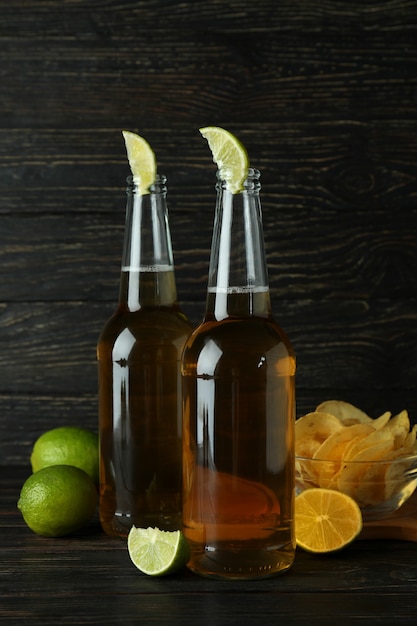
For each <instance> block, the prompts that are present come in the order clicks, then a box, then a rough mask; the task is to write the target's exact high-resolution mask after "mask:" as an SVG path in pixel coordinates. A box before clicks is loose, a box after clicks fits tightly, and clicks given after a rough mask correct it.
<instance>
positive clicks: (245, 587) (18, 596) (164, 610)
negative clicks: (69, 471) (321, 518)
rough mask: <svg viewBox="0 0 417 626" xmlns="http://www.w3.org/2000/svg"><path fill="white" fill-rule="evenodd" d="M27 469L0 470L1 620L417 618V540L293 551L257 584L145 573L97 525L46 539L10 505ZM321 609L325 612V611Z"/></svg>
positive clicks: (329, 625) (327, 621)
mask: <svg viewBox="0 0 417 626" xmlns="http://www.w3.org/2000/svg"><path fill="white" fill-rule="evenodd" d="M27 475H28V473H27V470H26V469H24V468H4V467H0V512H1V515H0V551H1V556H2V567H1V572H0V596H1V602H0V618H1V620H2V623H4V624H57V623H59V624H119V623H125V624H137V623H138V616H140V617H139V621H140V622H141V623H145V624H153V623H155V624H173V625H175V626H176V625H178V624H187V625H188V624H190V625H191V624H195V623H196V616H198V620H199V622H201V623H202V624H213V623H216V624H221V625H222V626H223V625H226V624H227V625H229V624H230V625H231V624H243V625H245V626H246V625H249V624H258V623H266V622H279V621H280V620H282V619H285V623H286V624H294V625H298V624H307V623H311V620H312V616H313V620H314V616H320V623H321V624H324V625H325V626H334V624H335V622H337V623H339V624H341V625H342V626H344V625H345V624H346V625H350V624H352V623H358V624H360V623H363V624H365V623H371V624H372V623H374V624H383V625H387V626H388V624H392V623H396V624H399V625H401V626H404V625H406V624H407V625H408V624H410V625H411V624H415V603H416V599H415V587H416V580H417V558H416V557H417V544H415V543H410V542H406V541H388V542H387V541H384V542H382V541H357V542H355V543H353V544H352V545H350V546H349V547H347V548H346V549H345V550H344V551H343V552H340V553H338V554H335V555H333V556H329V555H324V556H320V555H312V554H307V553H304V552H302V551H301V550H298V551H297V553H296V559H295V563H294V565H293V568H292V570H291V571H290V572H289V573H287V574H285V575H283V576H278V577H275V578H270V579H266V580H262V581H245V582H244V583H242V582H239V581H227V582H221V581H215V580H208V579H204V578H202V577H199V576H196V575H194V574H192V573H191V572H189V571H187V570H184V571H182V572H180V573H179V574H176V575H175V576H171V577H166V578H153V577H150V576H144V575H142V574H140V573H139V571H138V570H136V569H135V568H134V566H133V565H132V563H131V561H130V558H129V555H128V552H127V549H126V542H125V541H123V540H120V539H114V538H111V537H108V536H106V535H104V533H103V532H102V531H101V530H100V527H99V524H98V521H97V520H96V519H94V520H93V521H92V523H91V524H90V525H89V526H87V527H86V528H84V529H83V530H82V531H80V532H79V533H78V534H76V535H74V536H72V537H64V538H58V539H51V538H44V537H40V536H38V535H35V534H34V533H32V532H31V531H30V530H29V529H28V528H27V527H26V525H25V523H24V521H23V519H22V517H21V516H20V513H19V511H18V510H17V508H16V502H17V499H18V497H19V492H20V488H21V485H22V484H23V482H24V480H25V478H26V477H27ZM323 607H325V609H324V608H323Z"/></svg>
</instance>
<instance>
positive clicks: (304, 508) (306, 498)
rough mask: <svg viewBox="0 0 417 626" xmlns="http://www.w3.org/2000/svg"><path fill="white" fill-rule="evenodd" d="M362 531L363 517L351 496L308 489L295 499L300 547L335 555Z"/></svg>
mask: <svg viewBox="0 0 417 626" xmlns="http://www.w3.org/2000/svg"><path fill="white" fill-rule="evenodd" d="M361 530H362V513H361V510H360V508H359V506H358V504H357V503H356V502H355V500H353V498H351V497H350V496H348V495H346V494H345V493H342V492H340V491H334V490H332V489H321V488H313V489H306V491H303V492H301V493H299V494H298V495H297V497H296V498H295V537H296V541H297V546H299V547H300V548H303V549H304V550H306V551H307V552H316V553H325V552H334V551H336V550H340V549H341V548H344V547H345V546H347V545H348V544H349V543H351V542H352V541H353V540H354V539H355V538H356V537H357V536H358V535H359V533H360V532H361Z"/></svg>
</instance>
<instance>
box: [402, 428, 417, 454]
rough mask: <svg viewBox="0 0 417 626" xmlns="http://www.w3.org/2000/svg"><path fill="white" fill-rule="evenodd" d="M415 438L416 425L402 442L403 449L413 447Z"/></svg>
mask: <svg viewBox="0 0 417 626" xmlns="http://www.w3.org/2000/svg"><path fill="white" fill-rule="evenodd" d="M416 437H417V424H414V426H413V428H412V429H411V430H410V432H409V433H408V435H407V437H406V438H405V441H404V448H406V449H407V450H410V449H412V448H413V447H414V446H415V443H416Z"/></svg>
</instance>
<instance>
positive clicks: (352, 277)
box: [0, 190, 417, 302]
mask: <svg viewBox="0 0 417 626" xmlns="http://www.w3.org/2000/svg"><path fill="white" fill-rule="evenodd" d="M196 193H197V190H196ZM267 194H268V192H267V193H266V194H265V196H266V197H265V203H264V204H263V208H264V233H265V242H266V253H267V260H268V266H269V277H270V285H271V288H272V290H273V292H274V294H275V295H276V296H277V297H284V298H286V299H287V298H291V299H296V298H300V297H303V296H304V295H305V294H306V293H308V295H309V297H310V298H314V299H317V298H323V297H325V298H329V299H332V300H333V299H340V298H358V299H370V298H376V297H383V298H398V297H402V298H405V299H408V298H409V297H412V294H413V293H415V276H416V274H417V237H416V236H415V232H416V231H417V209H409V210H407V209H405V210H403V211H401V210H397V211H396V212H390V211H386V210H372V211H369V210H367V209H363V210H361V209H357V210H356V212H355V214H351V213H350V212H349V211H341V212H338V211H333V212H330V211H328V210H323V209H321V208H318V207H315V208H312V209H311V210H310V209H308V208H305V209H303V208H301V207H300V208H297V209H294V208H290V207H287V209H285V208H284V207H282V206H280V207H278V208H277V207H276V206H273V199H272V197H271V196H268V195H267ZM176 200H177V203H178V205H179V200H180V199H179V198H177V199H176ZM211 201H213V202H214V194H213V197H212V198H211ZM188 203H189V204H188ZM337 217H338V218H339V219H337ZM212 220H213V210H212V209H211V210H210V209H207V210H206V211H204V212H203V213H202V214H201V215H199V217H198V219H196V215H195V212H194V211H193V205H192V198H189V199H187V200H186V201H184V202H182V204H181V207H180V206H177V207H175V208H171V210H170V225H171V233H172V240H173V247H174V254H175V262H176V271H177V283H178V290H179V292H180V293H181V294H182V295H184V296H185V295H186V294H190V295H191V293H192V292H193V290H194V287H195V286H198V288H199V292H198V297H200V299H202V300H204V299H205V287H206V282H207V270H208V262H209V254H210V242H211V235H212ZM123 230H124V198H123V197H121V199H120V206H119V207H118V211H117V212H116V211H115V212H114V214H113V215H108V214H104V215H99V214H95V213H93V215H89V214H87V213H84V214H83V213H81V214H80V215H77V214H73V215H65V214H59V215H54V214H49V213H47V214H41V215H40V216H33V217H32V216H29V215H24V216H16V217H14V216H4V217H3V218H2V220H1V231H0V301H1V300H2V301H5V302H7V301H10V300H14V301H48V300H58V301H78V300H85V299H88V300H91V299H94V300H96V301H104V302H112V301H113V302H114V301H115V299H116V297H117V293H118V281H119V275H120V263H121V261H120V259H121V254H122V245H123ZM192 297H194V298H196V297H197V296H196V295H195V293H194V295H193V296H192Z"/></svg>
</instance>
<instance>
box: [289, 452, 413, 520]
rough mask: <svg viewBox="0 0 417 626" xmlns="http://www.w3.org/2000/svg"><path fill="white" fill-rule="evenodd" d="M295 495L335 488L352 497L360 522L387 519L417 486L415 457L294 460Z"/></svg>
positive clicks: (303, 458) (301, 458)
mask: <svg viewBox="0 0 417 626" xmlns="http://www.w3.org/2000/svg"><path fill="white" fill-rule="evenodd" d="M295 484H296V493H300V492H301V491H304V490H305V489H310V488H312V487H322V488H325V489H336V490H337V491H342V492H343V493H346V494H348V495H349V496H351V497H352V498H353V499H354V500H355V501H356V502H357V503H358V505H359V507H360V508H361V511H362V516H363V520H364V521H365V522H367V521H374V520H378V519H383V518H387V517H390V516H391V515H392V514H393V513H394V512H395V511H397V510H398V509H399V508H400V507H401V506H402V505H403V504H404V503H405V502H406V501H407V500H408V499H409V498H410V496H411V495H412V494H413V493H414V490H415V488H416V486H417V454H409V455H407V456H400V457H397V458H395V459H392V460H386V459H382V460H376V461H372V460H367V461H343V460H334V461H333V460H332V461H329V460H326V459H310V458H306V457H301V456H296V457H295Z"/></svg>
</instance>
